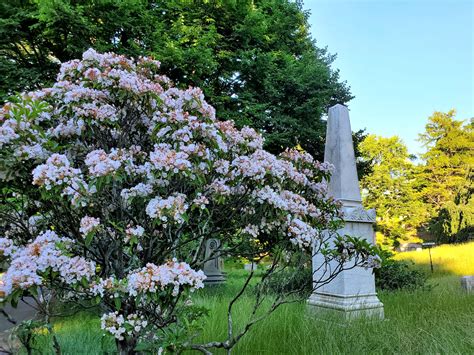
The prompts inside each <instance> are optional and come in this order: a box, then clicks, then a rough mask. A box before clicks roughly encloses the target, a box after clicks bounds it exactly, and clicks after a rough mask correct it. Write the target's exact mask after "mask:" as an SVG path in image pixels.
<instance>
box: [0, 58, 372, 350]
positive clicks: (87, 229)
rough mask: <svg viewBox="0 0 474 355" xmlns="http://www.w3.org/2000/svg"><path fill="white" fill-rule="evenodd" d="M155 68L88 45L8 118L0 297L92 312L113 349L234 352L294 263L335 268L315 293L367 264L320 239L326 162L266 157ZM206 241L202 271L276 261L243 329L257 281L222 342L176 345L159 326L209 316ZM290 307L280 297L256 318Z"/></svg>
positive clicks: (5, 114) (3, 137)
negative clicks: (273, 281) (201, 292)
mask: <svg viewBox="0 0 474 355" xmlns="http://www.w3.org/2000/svg"><path fill="white" fill-rule="evenodd" d="M158 70H159V62H157V61H155V60H152V59H149V58H139V59H137V60H131V59H128V58H126V57H123V56H119V55H115V54H111V53H106V54H100V53H97V52H95V51H94V50H88V51H87V52H85V53H84V55H83V58H82V60H73V61H70V62H67V63H64V64H63V65H62V66H61V70H60V73H59V75H58V78H57V82H56V83H55V84H54V86H53V87H52V88H46V89H43V90H39V91H36V92H31V93H28V94H24V95H22V96H21V97H18V98H16V99H15V100H12V101H11V102H8V103H7V104H5V106H4V107H3V108H2V109H1V111H0V151H1V153H0V154H1V166H0V176H1V191H2V206H1V208H0V220H1V222H2V227H1V228H2V230H3V234H4V235H3V237H2V238H0V255H1V256H2V258H4V259H5V260H7V261H8V262H9V265H10V267H9V268H8V270H7V271H6V273H5V275H4V277H3V280H2V291H3V294H4V302H13V303H15V302H17V300H18V299H19V298H20V297H23V296H26V295H30V296H32V297H34V298H35V299H36V300H37V301H38V304H42V303H44V299H45V298H48V297H51V295H53V296H54V297H55V299H58V300H61V301H67V302H73V303H77V304H82V305H86V304H87V305H90V304H97V305H98V306H99V307H100V309H102V310H103V315H102V318H101V324H102V329H103V330H104V332H106V333H107V334H109V335H111V336H113V337H114V338H115V339H116V344H117V348H118V350H119V351H120V352H121V353H133V352H134V351H136V350H137V349H155V350H156V349H164V350H165V351H171V350H175V351H179V350H182V349H186V348H188V349H196V350H200V351H202V352H208V351H209V350H210V349H212V348H224V349H227V350H230V349H231V348H232V347H233V346H234V345H235V344H236V342H237V341H238V340H239V339H240V338H241V337H242V336H243V335H244V334H245V333H246V332H247V331H248V330H249V329H250V327H251V326H252V325H253V324H255V323H256V322H257V321H258V320H260V319H261V317H262V313H261V312H260V313H258V314H259V316H258V317H257V309H259V308H260V307H263V304H264V303H263V302H262V299H263V297H264V293H262V292H260V287H259V285H260V284H263V283H264V282H265V280H266V279H269V278H271V276H272V275H273V274H275V273H278V272H279V271H280V270H283V269H284V268H286V267H289V266H291V265H292V262H293V261H294V260H296V259H300V258H298V257H297V256H298V255H301V253H306V254H308V253H311V251H312V250H313V252H321V253H323V254H324V255H325V256H326V260H327V262H328V263H329V262H330V261H331V260H338V261H340V263H339V265H340V266H339V267H337V268H333V269H332V270H331V271H330V272H328V273H327V275H326V277H325V278H324V279H321V280H319V282H318V281H316V282H315V284H314V287H315V288H316V287H319V286H320V285H322V284H324V283H325V282H329V281H330V280H331V279H332V278H333V277H335V276H336V275H337V273H339V272H340V271H341V270H342V269H343V268H344V267H345V266H344V265H347V263H344V262H345V261H347V260H349V259H350V260H353V262H351V264H350V265H351V266H350V267H354V266H355V265H365V266H371V264H372V262H373V261H374V258H373V255H374V250H373V249H372V248H371V247H370V246H369V245H368V244H367V243H366V242H363V241H360V240H358V239H355V238H350V237H345V236H338V237H337V238H336V243H335V244H332V243H328V241H327V240H324V239H323V238H324V236H327V235H329V234H328V233H321V231H323V230H329V231H333V232H334V231H335V230H336V229H337V228H338V227H339V226H340V221H339V218H338V217H339V212H338V211H339V208H338V207H339V206H338V205H337V203H335V201H333V200H332V199H331V198H329V197H328V196H327V186H326V183H325V182H324V181H327V180H328V179H329V177H330V172H331V165H330V164H328V163H319V162H317V161H314V160H313V158H312V157H311V156H310V155H308V154H306V153H302V152H298V151H296V150H288V151H286V152H284V153H282V154H281V155H280V156H274V155H272V154H270V153H268V152H266V151H264V150H262V143H263V139H262V137H261V135H260V134H258V133H257V132H255V131H254V130H253V129H251V128H248V127H244V128H242V129H237V128H236V127H235V126H234V124H233V122H231V121H225V122H221V121H218V120H217V119H216V118H215V111H214V109H213V107H211V106H210V105H208V104H207V103H206V101H205V100H204V97H203V94H202V92H201V90H199V89H197V88H189V89H187V90H180V89H177V88H175V87H173V85H172V83H171V82H170V80H169V79H168V78H167V77H165V76H162V75H160V74H158ZM208 238H219V239H220V240H221V247H220V248H219V249H218V250H216V251H215V253H214V254H212V255H211V256H209V257H208V260H209V259H210V258H213V257H217V256H223V255H225V256H241V257H246V258H249V259H252V260H256V259H258V258H261V257H262V256H270V258H271V260H272V263H271V265H270V266H269V267H268V268H267V269H266V270H265V271H264V273H263V275H259V276H258V278H257V279H258V283H257V286H255V289H256V292H255V298H256V300H255V308H254V311H253V313H252V314H251V315H250V318H249V322H248V323H247V324H246V325H245V326H244V327H243V328H241V329H242V330H239V331H236V330H235V329H234V326H233V323H232V307H233V305H234V304H235V302H236V300H237V299H238V298H239V297H240V296H241V295H242V294H243V292H244V290H245V289H246V288H248V287H249V284H250V283H249V280H250V279H251V278H253V277H256V275H255V273H254V272H251V273H250V274H249V278H248V280H247V281H246V282H245V283H244V285H243V286H242V287H243V288H242V290H241V292H239V293H238V294H237V295H236V297H235V298H234V299H233V300H231V302H230V305H229V311H228V324H227V327H228V338H227V339H225V340H216V341H214V342H210V343H206V344H194V343H193V342H192V339H193V334H189V331H188V330H189V329H188V330H186V331H184V332H182V335H183V336H182V338H180V340H179V341H177V340H176V338H173V339H174V340H173V341H171V340H169V339H168V338H167V334H169V332H167V330H168V329H173V331H174V333H176V332H179V330H180V329H181V330H182V329H185V324H189V321H190V320H191V321H194V320H196V318H198V317H199V315H200V314H202V312H201V311H199V310H198V309H195V308H193V306H192V305H191V304H190V302H188V300H189V297H191V296H190V292H192V291H194V290H196V289H200V288H202V287H203V281H204V279H205V275H204V273H203V272H202V271H201V268H202V266H203V264H204V263H205V262H206V261H207V260H206V259H205V256H204V255H205V253H204V250H203V248H204V246H205V242H206V240H207V239H208ZM312 247H313V248H312ZM252 287H253V286H252ZM45 290H47V292H46V291H45ZM39 294H40V295H43V296H44V295H45V294H48V295H49V296H48V297H39V296H38V295H39ZM288 296H291V295H279V296H277V297H274V298H273V299H272V302H271V306H269V308H268V309H267V310H266V312H264V314H267V313H270V312H271V311H273V310H274V309H276V308H277V307H278V306H279V305H281V304H283V303H285V302H287V301H288V300H289V298H288ZM211 311H212V310H211ZM184 320H187V321H184ZM239 329H240V328H239Z"/></svg>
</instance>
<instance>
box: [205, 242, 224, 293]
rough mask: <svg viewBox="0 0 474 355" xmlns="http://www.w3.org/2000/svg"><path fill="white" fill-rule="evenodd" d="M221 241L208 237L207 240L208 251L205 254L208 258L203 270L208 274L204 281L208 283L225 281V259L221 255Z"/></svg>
mask: <svg viewBox="0 0 474 355" xmlns="http://www.w3.org/2000/svg"><path fill="white" fill-rule="evenodd" d="M220 246H221V242H220V240H219V239H215V238H212V239H208V240H207V241H206V251H205V254H204V257H205V259H206V260H207V261H206V262H205V263H204V267H203V271H204V274H205V275H206V277H207V278H206V279H205V280H204V283H205V284H207V285H215V284H221V283H223V282H224V281H225V276H224V273H223V264H224V263H223V260H222V258H221V257H220Z"/></svg>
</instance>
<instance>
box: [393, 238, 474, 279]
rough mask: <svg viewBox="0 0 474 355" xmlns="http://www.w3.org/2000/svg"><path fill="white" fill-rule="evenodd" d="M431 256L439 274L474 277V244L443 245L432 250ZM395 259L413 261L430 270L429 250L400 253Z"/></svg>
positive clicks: (435, 269)
mask: <svg viewBox="0 0 474 355" xmlns="http://www.w3.org/2000/svg"><path fill="white" fill-rule="evenodd" d="M431 256H432V258H433V265H434V271H435V273H437V274H444V273H451V274H455V275H474V242H471V243H465V244H450V245H441V246H438V247H435V248H432V249H431ZM395 259H397V260H411V261H413V262H414V263H415V264H417V265H418V266H419V267H420V268H422V269H423V270H425V271H427V272H429V270H430V256H429V252H428V249H423V250H422V251H409V252H406V253H399V254H397V255H396V256H395Z"/></svg>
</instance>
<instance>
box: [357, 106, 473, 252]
mask: <svg viewBox="0 0 474 355" xmlns="http://www.w3.org/2000/svg"><path fill="white" fill-rule="evenodd" d="M455 114H456V113H455V111H454V110H451V111H449V112H447V113H443V112H435V113H433V115H432V116H431V117H429V118H428V123H427V124H426V127H425V132H424V133H422V134H420V141H421V142H422V143H424V146H425V148H426V152H425V153H424V154H422V155H421V157H420V158H421V160H420V161H419V163H418V164H415V163H414V160H413V159H411V158H415V157H411V156H410V155H409V153H408V150H407V148H406V146H405V145H404V143H403V142H402V141H401V140H400V138H398V137H396V136H395V137H389V138H385V137H379V136H375V135H368V136H366V137H365V139H364V140H363V141H362V143H361V144H360V145H359V147H358V148H359V150H360V153H361V158H362V161H363V163H364V164H365V166H366V168H367V169H366V170H367V171H368V173H367V174H366V175H365V176H364V177H363V178H362V179H361V186H362V188H363V192H364V203H365V205H366V206H367V207H370V208H375V209H376V210H377V216H378V220H377V229H378V231H379V232H380V234H379V237H380V238H379V240H378V242H379V243H381V244H383V245H387V246H397V244H399V242H401V241H403V240H405V241H407V240H410V239H411V240H413V238H414V237H415V236H417V235H421V233H419V232H423V234H424V233H425V232H428V235H425V236H426V237H431V238H432V239H435V240H437V241H438V242H458V241H464V240H467V239H468V238H471V237H472V236H473V234H474V230H473V225H474V223H473V221H474V200H473V198H472V192H473V186H474V174H473V167H474V153H473V152H474V129H473V128H474V125H473V122H472V120H471V121H470V122H465V121H460V120H456V119H455Z"/></svg>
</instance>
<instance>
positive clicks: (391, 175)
mask: <svg viewBox="0 0 474 355" xmlns="http://www.w3.org/2000/svg"><path fill="white" fill-rule="evenodd" d="M359 148H360V150H361V153H362V157H363V159H364V160H365V161H366V162H368V163H370V165H371V172H370V173H369V174H367V175H366V176H364V177H363V178H362V179H361V187H362V189H363V195H364V204H365V206H366V207H368V208H375V209H376V211H377V230H378V231H379V232H380V234H378V236H379V238H378V242H379V243H380V244H382V245H385V246H389V247H391V246H397V245H398V244H399V243H400V242H401V241H404V240H405V241H406V240H409V239H412V238H414V237H415V236H416V233H417V228H418V227H419V226H420V224H421V223H422V222H423V221H426V219H427V214H426V208H425V206H424V204H423V202H422V201H421V199H420V196H421V195H420V186H419V181H418V180H417V179H416V174H417V166H416V165H415V164H414V163H413V162H412V161H411V159H410V158H411V156H410V155H409V153H408V149H407V147H406V146H405V144H404V143H403V142H402V141H401V139H400V138H399V137H397V136H394V137H389V138H385V137H380V136H376V135H372V134H371V135H368V136H367V137H366V138H365V139H364V141H363V142H362V143H361V144H360V146H359ZM414 211H416V213H415V212H414Z"/></svg>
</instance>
